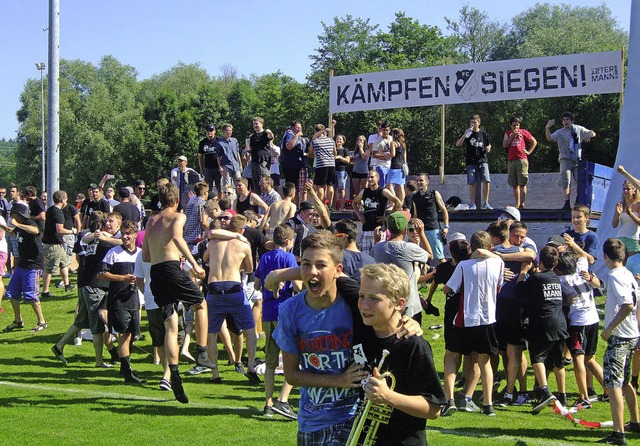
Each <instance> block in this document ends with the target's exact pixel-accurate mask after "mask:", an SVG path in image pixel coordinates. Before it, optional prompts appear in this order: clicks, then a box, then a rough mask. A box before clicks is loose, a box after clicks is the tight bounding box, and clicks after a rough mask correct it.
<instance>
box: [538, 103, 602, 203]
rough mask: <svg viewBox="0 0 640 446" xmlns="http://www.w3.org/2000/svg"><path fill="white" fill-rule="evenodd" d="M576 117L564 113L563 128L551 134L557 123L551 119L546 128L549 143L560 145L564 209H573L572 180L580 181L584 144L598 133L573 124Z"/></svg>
mask: <svg viewBox="0 0 640 446" xmlns="http://www.w3.org/2000/svg"><path fill="white" fill-rule="evenodd" d="M573 120H574V116H573V114H572V113H569V112H564V113H563V114H562V128H560V129H558V130H556V131H555V132H553V133H551V132H550V131H549V129H550V128H551V127H553V125H554V124H555V123H556V120H555V119H550V120H549V121H548V122H547V125H545V126H544V135H545V137H546V138H547V141H549V142H551V141H555V142H556V143H558V150H559V152H560V155H559V156H558V161H560V181H559V182H558V184H559V185H560V187H562V195H563V197H564V206H563V207H562V209H565V210H569V209H571V200H570V199H571V178H572V177H573V179H574V180H577V179H578V161H580V159H581V158H582V142H583V141H584V142H589V141H591V138H595V136H596V132H594V131H593V130H589V129H588V128H585V127H583V126H581V125H576V124H574V123H573Z"/></svg>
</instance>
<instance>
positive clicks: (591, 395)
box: [587, 387, 599, 403]
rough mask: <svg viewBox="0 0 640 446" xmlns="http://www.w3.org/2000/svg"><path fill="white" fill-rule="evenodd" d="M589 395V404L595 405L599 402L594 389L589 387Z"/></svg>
mask: <svg viewBox="0 0 640 446" xmlns="http://www.w3.org/2000/svg"><path fill="white" fill-rule="evenodd" d="M587 395H589V402H590V403H595V402H597V401H598V400H599V398H598V394H597V393H596V390H595V389H594V388H593V387H587Z"/></svg>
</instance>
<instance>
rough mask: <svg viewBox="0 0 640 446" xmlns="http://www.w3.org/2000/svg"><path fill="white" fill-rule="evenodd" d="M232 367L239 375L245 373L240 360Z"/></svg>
mask: <svg viewBox="0 0 640 446" xmlns="http://www.w3.org/2000/svg"><path fill="white" fill-rule="evenodd" d="M233 368H234V370H235V371H236V373H239V374H241V375H244V374H245V373H247V371H246V370H245V369H244V366H243V365H242V363H241V362H236V363H235V364H234V366H233Z"/></svg>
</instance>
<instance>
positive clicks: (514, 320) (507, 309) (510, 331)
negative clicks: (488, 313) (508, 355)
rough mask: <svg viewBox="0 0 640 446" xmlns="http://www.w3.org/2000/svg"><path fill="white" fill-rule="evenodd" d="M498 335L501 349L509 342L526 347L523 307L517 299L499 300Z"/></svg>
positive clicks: (497, 309) (497, 311)
mask: <svg viewBox="0 0 640 446" xmlns="http://www.w3.org/2000/svg"><path fill="white" fill-rule="evenodd" d="M496 337H497V338H498V345H499V347H500V350H501V351H502V350H505V349H506V348H507V344H511V345H519V346H521V347H524V345H525V336H524V329H523V323H522V307H521V306H520V303H519V302H518V301H516V300H515V299H503V300H502V301H498V304H497V308H496Z"/></svg>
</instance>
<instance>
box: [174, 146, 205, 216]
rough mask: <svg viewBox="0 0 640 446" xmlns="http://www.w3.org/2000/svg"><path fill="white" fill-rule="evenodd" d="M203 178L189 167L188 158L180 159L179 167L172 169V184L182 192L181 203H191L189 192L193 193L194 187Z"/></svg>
mask: <svg viewBox="0 0 640 446" xmlns="http://www.w3.org/2000/svg"><path fill="white" fill-rule="evenodd" d="M201 179H202V177H201V176H200V174H199V173H198V172H196V171H195V170H193V169H192V168H191V167H187V157H186V156H184V155H180V156H179V157H178V167H174V168H173V169H171V182H172V183H173V184H175V185H176V186H178V190H179V191H180V203H183V206H184V203H188V202H189V192H193V187H194V186H195V184H196V183H197V182H198V181H200V180H201Z"/></svg>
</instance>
